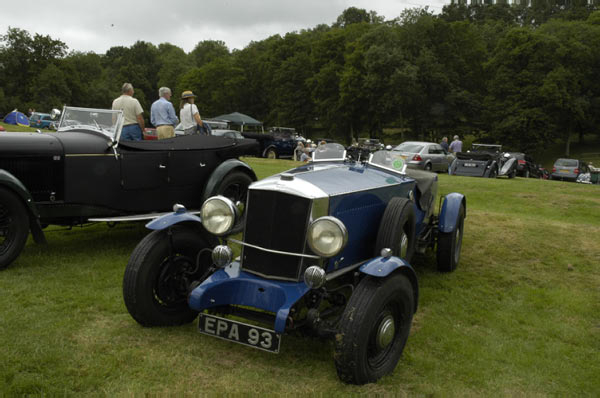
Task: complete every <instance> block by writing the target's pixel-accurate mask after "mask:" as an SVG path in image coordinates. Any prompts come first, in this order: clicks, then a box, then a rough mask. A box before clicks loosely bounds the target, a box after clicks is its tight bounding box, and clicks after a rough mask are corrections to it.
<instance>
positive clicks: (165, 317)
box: [123, 225, 212, 326]
mask: <svg viewBox="0 0 600 398" xmlns="http://www.w3.org/2000/svg"><path fill="white" fill-rule="evenodd" d="M211 248H212V246H211V245H209V243H208V242H207V241H206V239H205V237H204V236H203V235H202V234H201V233H200V232H199V230H197V229H192V228H191V227H185V226H179V225H176V226H174V227H172V228H171V229H170V230H162V231H154V232H152V233H150V234H148V235H147V236H146V237H145V238H144V239H142V241H141V242H140V243H139V244H138V245H137V247H136V248H135V249H134V251H133V253H132V254H131V257H130V259H129V263H128V264H127V267H126V269H125V275H124V277H123V299H124V301H125V306H126V307H127V310H128V311H129V313H130V314H131V316H132V317H133V319H135V320H136V321H137V322H138V323H140V324H141V325H143V326H171V325H180V324H184V323H188V322H191V321H192V320H194V318H196V315H197V312H195V311H192V310H191V309H190V308H189V307H188V304H187V296H188V293H189V291H190V288H191V286H192V285H193V284H194V283H197V282H201V281H202V280H203V279H204V278H206V277H207V276H208V275H207V271H208V270H209V268H210V266H211V264H212V260H211V251H210V249H211Z"/></svg>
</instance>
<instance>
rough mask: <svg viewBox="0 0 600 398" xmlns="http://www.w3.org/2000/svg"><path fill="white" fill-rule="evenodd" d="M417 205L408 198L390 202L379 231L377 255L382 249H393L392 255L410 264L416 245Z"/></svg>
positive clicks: (395, 199) (376, 247)
mask: <svg viewBox="0 0 600 398" xmlns="http://www.w3.org/2000/svg"><path fill="white" fill-rule="evenodd" d="M415 231H416V215H415V204H414V202H412V201H410V200H408V199H407V198H393V199H392V200H390V201H389V203H388V205H387V207H386V208H385V211H384V213H383V216H382V217H381V222H380V224H379V230H378V231H377V240H376V241H375V253H373V255H375V256H380V255H381V249H384V248H388V249H392V254H393V255H394V256H396V257H400V258H402V259H403V260H405V261H406V262H409V263H410V260H411V258H412V255H413V253H414V251H415V243H416V233H415Z"/></svg>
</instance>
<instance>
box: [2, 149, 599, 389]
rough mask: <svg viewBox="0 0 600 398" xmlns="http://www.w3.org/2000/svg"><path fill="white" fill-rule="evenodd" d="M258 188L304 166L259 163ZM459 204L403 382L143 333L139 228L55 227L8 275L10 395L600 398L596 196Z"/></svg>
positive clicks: (499, 182)
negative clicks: (459, 219)
mask: <svg viewBox="0 0 600 398" xmlns="http://www.w3.org/2000/svg"><path fill="white" fill-rule="evenodd" d="M247 160H248V161H249V162H250V163H251V164H252V166H253V167H254V168H255V170H256V172H257V174H258V175H259V177H261V178H262V177H265V176H267V175H269V174H272V173H274V172H277V171H281V170H285V169H288V168H290V167H292V166H293V165H294V164H296V163H294V162H291V161H278V160H268V159H247ZM452 191H458V192H463V193H465V195H466V196H467V204H468V206H467V207H468V208H467V218H466V220H465V236H464V243H463V251H462V259H461V264H460V265H459V267H458V269H457V270H456V271H455V272H454V273H451V274H439V273H437V272H436V271H435V257H434V256H433V255H431V254H428V255H426V256H424V257H419V258H417V259H416V260H415V261H414V265H415V268H416V269H417V272H418V275H419V283H420V302H419V310H418V312H417V314H416V316H415V319H414V323H413V327H412V330H411V335H410V337H409V340H408V344H407V346H406V349H405V351H404V355H403V357H402V359H401V360H400V363H399V364H398V366H397V368H396V370H395V372H394V373H393V374H392V375H390V376H387V377H384V378H383V379H382V380H380V382H379V383H377V384H370V385H366V386H360V387H357V386H348V385H344V384H341V383H340V382H339V381H338V379H337V375H336V372H335V367H334V364H333V359H332V353H333V346H332V343H331V342H330V341H321V340H318V339H314V338H303V337H301V336H295V335H294V336H289V335H286V336H284V337H283V340H282V350H281V353H280V354H279V355H273V354H269V353H266V352H262V351H258V350H255V349H252V348H248V347H244V346H241V345H237V344H232V343H228V342H226V341H221V340H218V339H214V338H211V337H208V336H203V335H200V334H199V333H198V332H197V331H196V325H195V324H189V325H185V326H181V327H172V328H143V327H140V326H139V325H138V324H137V323H136V322H135V321H133V319H132V318H131V317H130V316H129V314H128V313H127V310H126V309H125V306H124V304H123V299H122V292H121V282H122V277H123V272H124V269H125V265H126V264H127V260H128V257H129V254H130V253H131V251H132V250H133V248H134V247H135V245H136V244H137V242H139V240H140V239H141V238H142V237H143V236H144V235H145V234H146V233H147V232H146V230H145V229H144V228H143V225H141V224H122V225H118V226H117V227H115V228H112V229H110V228H108V227H107V226H106V225H104V224H101V225H95V226H92V227H88V228H74V229H73V230H70V231H67V230H60V229H59V228H55V227H50V228H49V229H50V231H48V233H47V238H48V242H49V244H48V245H47V246H37V245H35V244H33V243H32V242H31V240H30V241H29V242H28V244H27V247H26V248H25V251H24V252H23V255H22V256H21V257H20V258H19V259H18V260H17V261H16V263H15V264H13V265H12V266H11V267H9V268H8V269H7V270H5V271H2V272H0V292H2V298H3V299H2V300H1V301H0V395H29V394H47V395H58V394H61V395H80V394H102V395H131V394H136V395H139V394H142V393H152V394H161V393H168V394H177V395H180V394H184V393H187V394H190V393H191V394H194V395H196V394H201V393H206V392H216V393H236V392H237V393H248V392H249V393H256V394H269V395H280V394H281V395H283V394H290V393H320V394H323V395H331V394H336V395H346V394H349V393H352V394H390V395H391V394H394V395H439V396H465V395H467V396H497V395H500V396H515V395H516V396H522V395H527V396H529V395H534V396H537V395H541V396H544V395H555V396H564V395H588V396H593V395H596V394H598V391H600V378H599V377H598V375H599V374H600V355H599V353H600V267H599V265H600V211H599V209H600V187H599V186H590V185H580V184H574V183H563V182H557V181H541V180H534V179H529V180H525V179H521V178H516V179H514V180H507V179H496V180H489V179H478V178H468V177H455V176H447V175H440V193H448V192H452Z"/></svg>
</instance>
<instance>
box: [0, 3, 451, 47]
mask: <svg viewBox="0 0 600 398" xmlns="http://www.w3.org/2000/svg"><path fill="white" fill-rule="evenodd" d="M446 3H449V0H448V1H446V2H444V0H406V1H404V0H353V1H352V0H296V1H293V0H171V1H162V2H157V1H140V0H119V1H116V0H103V1H88V0H79V1H64V0H52V1H48V0H44V1H42V0H29V1H27V2H23V3H17V2H15V1H14V0H12V1H9V0H0V10H1V11H0V34H5V33H6V31H7V29H8V27H9V26H10V27H12V28H20V29H25V30H27V31H28V32H29V33H30V34H31V35H32V36H33V35H34V34H35V33H39V34H42V35H50V36H51V37H52V38H53V39H59V40H62V41H63V42H65V43H66V44H67V46H69V49H70V50H77V51H94V52H96V53H105V52H106V50H108V49H109V48H110V47H113V46H125V47H129V46H131V45H132V44H133V43H135V42H136V41H138V40H143V41H147V42H150V43H152V44H155V45H158V44H160V43H165V42H168V43H171V44H174V45H176V46H179V47H181V48H183V49H184V50H185V51H186V52H190V51H191V50H193V49H194V46H195V45H196V44H197V43H198V42H199V41H202V40H222V41H224V42H225V44H227V47H229V49H230V50H232V49H234V48H237V49H242V48H244V47H245V46H246V45H248V43H250V42H251V41H260V40H263V39H266V38H267V37H269V36H272V35H274V34H280V35H284V34H285V33H287V32H292V31H299V30H301V29H310V28H313V27H315V26H317V25H318V24H327V25H330V24H331V23H332V22H335V20H336V19H337V17H338V16H339V15H340V14H341V13H342V12H343V11H344V10H345V9H346V8H348V7H358V8H364V9H366V10H367V11H370V10H374V11H376V12H377V14H378V15H380V16H383V17H385V19H386V20H389V19H393V18H396V17H397V16H398V15H400V13H401V12H402V10H403V9H405V8H413V7H418V6H425V5H428V6H429V9H430V10H431V11H433V12H434V13H439V12H440V11H441V8H442V6H443V5H444V4H446Z"/></svg>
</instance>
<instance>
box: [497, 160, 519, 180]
mask: <svg viewBox="0 0 600 398" xmlns="http://www.w3.org/2000/svg"><path fill="white" fill-rule="evenodd" d="M516 162H517V159H515V158H510V159H508V160H507V161H506V163H504V165H503V166H502V168H501V169H500V171H499V172H498V175H499V176H505V175H508V174H510V173H512V172H513V171H514V169H515V168H516Z"/></svg>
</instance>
